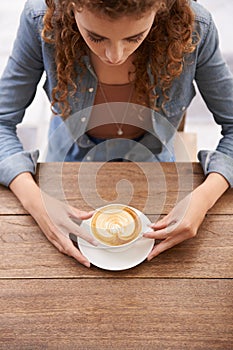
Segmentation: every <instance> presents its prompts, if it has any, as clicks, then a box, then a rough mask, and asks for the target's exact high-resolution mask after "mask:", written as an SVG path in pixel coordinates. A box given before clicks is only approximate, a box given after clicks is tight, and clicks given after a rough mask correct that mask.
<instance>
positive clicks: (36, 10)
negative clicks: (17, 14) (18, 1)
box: [25, 0, 47, 18]
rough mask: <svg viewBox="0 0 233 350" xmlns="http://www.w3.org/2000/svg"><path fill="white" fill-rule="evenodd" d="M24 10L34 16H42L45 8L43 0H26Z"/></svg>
mask: <svg viewBox="0 0 233 350" xmlns="http://www.w3.org/2000/svg"><path fill="white" fill-rule="evenodd" d="M25 8H26V10H27V11H28V12H29V13H30V15H31V16H32V17H33V18H35V17H38V16H43V15H44V14H45V12H46V10H47V5H46V3H45V0H27V1H26V4H25Z"/></svg>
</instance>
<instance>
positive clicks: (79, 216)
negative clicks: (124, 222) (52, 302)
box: [10, 173, 97, 267]
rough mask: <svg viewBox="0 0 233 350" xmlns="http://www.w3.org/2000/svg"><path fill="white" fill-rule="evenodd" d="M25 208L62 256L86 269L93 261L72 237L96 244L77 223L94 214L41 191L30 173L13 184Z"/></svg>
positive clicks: (21, 176)
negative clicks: (77, 245) (76, 244)
mask: <svg viewBox="0 0 233 350" xmlns="http://www.w3.org/2000/svg"><path fill="white" fill-rule="evenodd" d="M10 188H11V190H12V191H13V192H14V193H15V195H16V196H17V197H18V198H19V200H20V201H21V203H22V204H23V206H24V208H25V209H26V210H27V211H28V212H29V214H31V216H32V217H33V218H34V219H35V221H36V222H37V224H38V225H39V227H40V228H41V230H42V232H43V233H44V234H45V236H46V237H47V238H48V240H49V241H50V242H51V243H52V244H53V245H54V246H55V247H56V248H57V249H58V250H59V251H60V252H61V253H63V254H66V255H69V256H71V257H73V258H74V259H76V260H77V261H78V262H80V263H81V264H83V265H85V266H86V267H90V262H89V261H88V260H87V258H86V257H84V256H83V255H82V254H81V252H80V251H79V250H78V249H77V248H76V247H75V246H74V244H73V242H72V241H71V239H70V238H69V234H70V233H72V234H73V235H75V236H77V237H81V238H83V239H85V240H86V241H88V242H89V243H91V244H93V245H96V244H97V243H96V242H95V240H94V238H92V237H91V236H90V235H88V233H87V232H86V231H85V230H84V229H83V228H81V227H80V226H79V225H78V224H76V223H75V222H74V220H85V219H89V218H90V217H91V216H92V215H93V211H92V212H85V211H81V210H78V209H76V208H74V207H72V206H70V205H68V204H65V203H63V202H61V201H59V200H57V199H55V198H53V197H51V196H49V195H47V194H46V193H44V192H42V191H41V190H40V188H39V187H38V186H37V185H36V183H35V182H34V180H33V178H32V176H31V174H28V173H24V174H21V175H19V176H18V177H17V178H16V179H15V180H14V181H13V182H12V183H11V185H10Z"/></svg>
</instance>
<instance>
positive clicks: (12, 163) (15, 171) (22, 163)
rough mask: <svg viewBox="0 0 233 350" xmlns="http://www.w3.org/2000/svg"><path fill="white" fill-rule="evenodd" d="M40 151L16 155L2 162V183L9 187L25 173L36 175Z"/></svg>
mask: <svg viewBox="0 0 233 350" xmlns="http://www.w3.org/2000/svg"><path fill="white" fill-rule="evenodd" d="M38 158H39V151H38V150H36V151H33V152H26V151H23V152H20V153H15V154H13V155H12V156H10V157H7V158H5V159H4V160H2V161H1V162H0V169H1V172H0V183H1V184H2V185H4V186H9V185H10V183H11V181H12V180H14V178H15V177H16V176H17V175H19V174H21V173H25V172H29V173H31V174H33V175H34V174H35V173H36V165H37V160H38Z"/></svg>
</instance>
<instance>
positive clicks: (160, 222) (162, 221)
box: [149, 216, 168, 230]
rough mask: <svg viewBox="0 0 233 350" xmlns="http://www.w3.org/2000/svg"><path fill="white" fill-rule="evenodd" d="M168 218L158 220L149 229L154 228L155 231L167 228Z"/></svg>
mask: <svg viewBox="0 0 233 350" xmlns="http://www.w3.org/2000/svg"><path fill="white" fill-rule="evenodd" d="M167 224H168V223H167V216H165V217H164V218H162V219H160V220H158V221H157V222H154V223H152V224H151V225H149V227H151V228H153V229H154V230H161V229H163V228H165V227H167Z"/></svg>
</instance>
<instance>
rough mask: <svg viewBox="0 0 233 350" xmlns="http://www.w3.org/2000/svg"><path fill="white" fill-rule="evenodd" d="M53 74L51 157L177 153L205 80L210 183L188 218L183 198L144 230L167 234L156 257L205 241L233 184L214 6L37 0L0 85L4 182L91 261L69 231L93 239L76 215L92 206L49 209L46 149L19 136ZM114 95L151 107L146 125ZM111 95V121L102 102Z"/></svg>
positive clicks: (230, 97)
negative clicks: (212, 125)
mask: <svg viewBox="0 0 233 350" xmlns="http://www.w3.org/2000/svg"><path fill="white" fill-rule="evenodd" d="M44 70H45V71H46V83H45V86H44V87H45V90H46V93H47V95H48V97H49V99H50V101H51V106H52V109H53V112H54V114H55V117H54V118H53V119H52V121H51V126H50V139H49V147H48V155H47V160H71V161H81V160H84V161H88V160H90V159H91V160H103V161H105V160H114V159H117V160H122V159H126V160H140V159H141V158H140V157H141V156H142V154H140V152H141V148H143V149H146V150H148V152H147V153H146V158H145V157H144V156H143V159H144V160H151V161H172V160H174V156H173V154H172V146H171V145H172V141H173V136H174V130H175V129H177V128H178V126H179V123H180V121H181V119H182V116H183V114H184V112H185V109H186V108H187V107H188V105H189V104H190V102H191V100H192V98H193V97H194V95H195V91H194V88H193V80H196V83H197V85H198V87H199V89H200V91H201V94H202V96H203V98H204V100H205V102H206V104H207V106H208V107H209V109H210V110H211V111H212V113H213V116H214V118H215V120H216V122H217V123H218V124H221V125H222V135H223V138H222V139H221V141H220V142H219V145H218V147H217V149H216V150H215V151H201V152H199V155H198V157H199V160H200V161H201V164H202V166H203V169H204V172H205V174H206V179H205V181H204V182H203V183H202V184H201V185H200V186H199V187H197V188H196V189H195V190H194V191H193V192H192V193H191V196H190V197H189V205H188V206H187V208H186V211H185V213H184V214H183V215H182V218H180V217H179V212H180V206H182V203H179V204H178V205H177V206H176V207H175V208H174V209H173V210H172V211H171V213H169V214H168V215H167V216H166V217H165V218H164V219H162V220H160V221H158V222H157V223H154V224H153V225H152V232H150V233H147V234H145V236H146V237H150V238H155V239H159V240H161V242H160V243H159V244H157V245H155V247H154V249H153V250H152V251H151V253H150V254H149V256H148V260H151V259H152V258H153V257H155V256H156V255H158V254H159V253H161V252H163V251H164V250H166V249H169V248H171V247H173V246H174V245H176V244H178V243H180V242H182V241H184V240H186V239H188V238H191V237H194V236H195V235H196V233H197V231H198V228H199V226H200V224H201V222H202V221H203V219H204V217H205V214H206V212H207V211H208V210H209V209H210V208H211V207H212V206H213V205H214V203H215V202H216V201H217V199H218V198H219V197H220V196H221V195H222V194H223V193H224V192H225V190H226V189H227V188H228V187H229V186H232V184H233V177H232V173H233V172H232V169H233V159H232V158H233V147H232V146H233V80H232V76H231V74H230V72H229V70H228V68H227V67H226V65H225V63H224V61H223V59H222V57H221V54H220V52H219V47H218V36H217V31H216V28H215V25H214V23H213V20H212V18H211V15H210V14H209V13H208V11H206V10H205V9H204V8H203V7H202V6H201V5H199V4H197V3H195V2H193V1H188V0H127V1H124V2H123V1H107V0H106V1H105V0H74V1H69V0H63V1H62V0H57V1H55V0H46V1H44V0H36V1H35V0H28V1H27V3H26V5H25V9H24V11H23V14H22V17H21V23H20V27H19V31H18V35H17V39H16V42H15V45H14V49H13V53H12V56H11V58H10V60H9V62H8V65H7V67H6V70H5V72H4V74H3V77H2V79H1V83H0V131H1V132H0V142H1V145H2V146H1V153H0V167H1V172H0V174H1V175H0V181H1V183H2V184H4V185H6V186H9V187H10V189H11V190H12V191H13V192H14V193H15V195H16V196H17V197H18V199H19V200H20V201H21V203H22V204H23V206H24V208H25V209H26V210H27V211H28V212H29V213H30V214H31V215H32V216H33V217H34V219H35V220H36V221H37V223H38V225H39V226H40V228H41V230H42V231H43V232H44V234H45V235H46V236H47V238H48V239H49V240H50V241H51V242H52V243H53V244H54V245H55V246H56V247H57V248H58V249H59V250H60V251H61V252H63V253H65V254H68V255H70V256H72V257H74V258H75V259H77V260H78V261H79V262H80V263H82V264H84V265H85V266H87V267H89V266H90V263H89V261H88V260H87V259H86V258H85V257H84V256H82V255H81V253H80V252H79V250H78V249H76V248H75V247H74V245H73V244H72V242H71V241H70V240H69V239H67V238H68V233H69V232H72V233H73V234H75V235H77V236H82V237H84V238H85V239H87V240H88V241H90V238H88V237H87V236H86V235H85V232H83V231H82V229H81V228H80V227H79V226H77V225H76V224H74V221H73V220H71V218H72V217H74V218H79V219H86V218H89V217H91V216H92V212H90V213H87V212H83V211H81V210H78V209H75V208H71V207H68V206H65V205H64V204H62V203H60V202H58V201H55V200H54V199H53V198H51V197H49V196H47V195H46V194H45V196H46V206H47V209H48V208H53V210H52V211H51V213H50V212H49V210H46V209H45V207H44V205H43V200H42V198H41V191H40V189H39V187H38V186H37V184H36V183H35V182H34V180H33V176H32V174H34V173H35V168H36V161H37V158H38V152H37V151H36V152H31V153H29V152H24V151H23V149H22V146H21V145H20V143H19V141H18V139H17V138H16V135H15V126H16V124H17V123H19V122H20V121H21V120H22V118H23V114H24V111H25V108H26V107H27V106H28V105H29V104H30V103H31V101H32V100H33V97H34V94H35V90H36V86H37V84H38V82H39V80H40V78H41V75H42V73H43V71H44ZM109 102H126V103H128V102H133V103H134V106H135V105H136V106H139V105H140V106H144V107H145V108H144V109H143V108H142V109H143V111H146V112H145V113H144V112H143V113H142V118H140V113H139V117H138V119H137V122H135V121H133V122H128V121H127V122H125V120H126V119H127V118H128V117H127V115H121V117H120V118H119V120H116V116H115V114H114V113H113V111H112V110H111V108H110V109H109V107H111V104H109ZM103 103H104V104H105V105H107V108H108V113H107V114H105V115H104V117H102V114H101V116H100V114H99V113H95V111H94V109H92V108H91V107H92V106H93V105H97V107H96V108H97V109H98V106H101V105H102V104H103ZM147 107H149V108H147ZM83 110H84V111H85V114H83V113H80V111H83ZM148 110H150V114H148ZM73 116H75V118H73ZM58 130H60V132H58ZM74 130H75V131H74ZM155 131H156V132H155ZM160 134H163V136H165V141H164V142H162V137H160ZM67 140H68V141H67ZM105 140H108V141H109V142H108V143H107V146H106V142H105ZM112 140H113V141H116V140H117V141H118V144H119V145H120V144H122V143H124V142H126V143H125V144H124V147H123V148H124V151H125V153H122V152H120V153H119V154H118V152H117V153H114V150H115V149H116V146H115V148H114V146H113V145H116V144H115V143H114V142H113V143H111V141H112ZM74 141H75V142H74ZM127 141H129V142H128V143H127ZM135 143H136V144H137V145H136V150H137V152H136V158H134V156H133V155H132V154H133V152H131V151H132V148H133V147H134V146H135ZM138 145H139V146H138ZM97 146H98V147H97ZM106 147H108V149H107V148H106ZM119 148H120V146H119ZM117 149H118V147H117ZM64 150H65V151H64ZM109 152H110V154H112V156H111V157H110V159H109V158H107V154H109ZM134 155H135V149H134ZM119 158H120V159H119ZM55 207H56V210H55ZM174 223H175V224H174ZM91 242H92V243H93V244H95V242H93V241H91Z"/></svg>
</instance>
